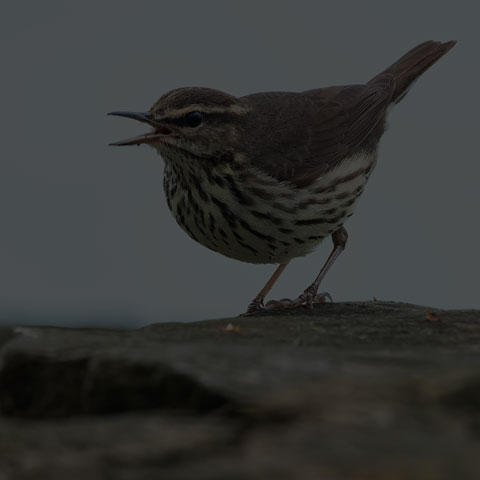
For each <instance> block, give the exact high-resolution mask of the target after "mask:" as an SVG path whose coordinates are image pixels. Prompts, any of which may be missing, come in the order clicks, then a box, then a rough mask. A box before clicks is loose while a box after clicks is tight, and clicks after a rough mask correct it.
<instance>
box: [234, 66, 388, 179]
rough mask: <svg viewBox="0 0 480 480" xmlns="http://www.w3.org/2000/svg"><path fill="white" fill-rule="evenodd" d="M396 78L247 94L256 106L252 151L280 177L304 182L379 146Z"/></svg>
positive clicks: (251, 155)
mask: <svg viewBox="0 0 480 480" xmlns="http://www.w3.org/2000/svg"><path fill="white" fill-rule="evenodd" d="M394 90H395V81H394V79H393V76H392V75H390V74H385V75H383V76H380V77H378V78H377V79H376V80H375V82H373V83H371V84H367V85H352V86H345V87H330V88H323V89H318V90H309V91H307V92H303V93H288V92H287V93H284V92H272V93H261V94H254V95H250V96H248V97H243V100H244V101H246V102H250V103H251V105H252V106H253V107H254V108H252V114H251V115H249V118H248V120H247V125H246V127H247V128H246V129H245V131H246V132H249V133H248V136H247V138H248V140H247V138H245V139H244V141H246V144H247V148H248V150H249V151H248V156H249V158H252V163H254V164H255V165H256V166H257V167H258V168H260V169H262V170H264V171H265V172H266V173H268V174H269V175H271V176H273V177H274V178H277V179H278V180H280V181H288V182H291V183H294V184H296V185H297V186H299V187H304V186H307V185H309V184H311V183H312V182H314V181H315V179H317V178H318V177H319V176H320V175H321V174H322V173H323V172H325V171H327V170H329V169H331V168H332V167H334V166H335V165H336V164H338V163H339V162H341V161H342V160H343V159H344V158H345V157H347V156H350V155H353V154H354V153H355V152H357V151H359V150H362V149H367V148H371V147H372V146H376V144H377V143H378V140H379V139H380V136H381V134H382V133H383V125H384V120H385V112H386V109H387V107H388V105H389V104H390V103H391V98H392V94H393V91H394Z"/></svg>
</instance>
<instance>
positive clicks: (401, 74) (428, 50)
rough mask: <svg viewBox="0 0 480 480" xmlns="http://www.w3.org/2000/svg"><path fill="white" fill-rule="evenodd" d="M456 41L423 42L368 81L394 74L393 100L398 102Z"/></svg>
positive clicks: (376, 80)
mask: <svg viewBox="0 0 480 480" xmlns="http://www.w3.org/2000/svg"><path fill="white" fill-rule="evenodd" d="M456 43H457V42H456V41H455V40H451V41H450V42H445V43H441V42H434V41H432V40H430V41H428V42H423V43H421V44H420V45H417V46H416V47H415V48H413V49H412V50H410V51H409V52H407V53H406V54H405V55H404V56H403V57H401V58H400V59H399V60H397V61H396V62H395V63H394V64H393V65H391V66H390V67H388V68H387V69H386V70H384V71H383V72H382V73H380V74H379V75H377V76H375V77H374V78H372V79H371V80H370V81H369V82H368V83H369V84H372V83H376V82H378V81H379V80H381V77H383V76H384V75H393V78H394V80H395V90H394V92H393V96H392V102H393V103H398V102H400V100H402V98H403V97H404V96H405V95H406V94H407V92H408V90H409V88H410V87H411V86H412V84H413V83H414V82H415V80H416V79H417V78H418V77H419V76H420V75H422V73H423V72H425V71H426V70H427V69H428V68H430V67H431V66H432V65H433V64H434V63H435V62H436V61H437V60H439V59H440V58H441V57H443V55H445V54H446V53H447V52H448V51H449V50H450V49H451V48H453V47H454V45H455V44H456Z"/></svg>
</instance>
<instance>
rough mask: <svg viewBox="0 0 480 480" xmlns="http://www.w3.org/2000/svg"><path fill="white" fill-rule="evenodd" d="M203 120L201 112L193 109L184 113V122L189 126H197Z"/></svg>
mask: <svg viewBox="0 0 480 480" xmlns="http://www.w3.org/2000/svg"><path fill="white" fill-rule="evenodd" d="M202 120H203V113H202V112H198V111H194V112H190V113H187V115H185V124H186V125H187V126H189V127H192V128H194V127H198V126H199V125H200V123H202Z"/></svg>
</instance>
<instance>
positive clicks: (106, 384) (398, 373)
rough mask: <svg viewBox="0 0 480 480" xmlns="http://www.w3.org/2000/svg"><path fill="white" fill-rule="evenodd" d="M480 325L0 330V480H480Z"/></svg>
mask: <svg viewBox="0 0 480 480" xmlns="http://www.w3.org/2000/svg"><path fill="white" fill-rule="evenodd" d="M479 345H480V312H478V311H441V310H437V309H431V308H425V307H418V306H414V305H408V304H398V303H387V302H374V303H344V304H323V305H318V306H316V307H315V308H314V309H313V310H308V309H305V308H299V309H295V310H291V311H287V312H262V313H261V314H258V315H255V316H252V317H236V318H229V319H218V320H207V321H202V322H195V323H162V324H155V325H150V326H148V327H145V328H142V329H139V330H134V331H131V330H104V329H98V330H96V329H67V328H65V329H63V328H53V327H21V328H16V329H8V328H4V329H2V330H0V362H1V369H0V411H1V412H2V415H1V416H0V480H4V479H20V480H21V479H30V478H32V479H38V478H42V479H50V478H51V479H60V478H61V479H64V478H69V479H76V478H78V479H80V478H81V479H84V478H89V480H95V479H103V478H115V479H120V480H123V479H125V480H129V479H150V478H152V479H157V478H162V479H170V478H172V479H184V478H185V479H190V478H195V479H200V480H202V479H209V480H210V479H213V480H216V479H219V480H220V479H226V478H228V479H231V478H232V479H250V478H251V479H259V478H262V479H263V478H277V477H278V478H285V479H288V478H292V479H318V478H321V479H344V478H349V479H354V480H355V479H366V478H368V479H376V478H378V479H384V478H388V479H400V478H432V479H433V478H435V479H450V478H454V477H460V478H464V479H470V478H471V479H477V478H480V459H479V458H478V454H477V452H478V448H479V432H480V429H479V425H480V423H479V419H480V416H479V415H480V406H479V405H480V375H479V373H478V372H479V371H480V368H479V367H480V348H479Z"/></svg>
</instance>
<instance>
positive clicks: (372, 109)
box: [108, 40, 456, 314]
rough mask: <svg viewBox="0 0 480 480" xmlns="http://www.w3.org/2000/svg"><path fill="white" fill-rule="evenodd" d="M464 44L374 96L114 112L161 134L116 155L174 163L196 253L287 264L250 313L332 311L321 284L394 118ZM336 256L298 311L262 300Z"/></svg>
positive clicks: (179, 91)
mask: <svg viewBox="0 0 480 480" xmlns="http://www.w3.org/2000/svg"><path fill="white" fill-rule="evenodd" d="M455 44H456V41H455V40H452V41H449V42H445V43H442V42H436V41H426V42H423V43H421V44H419V45H417V46H416V47H415V48H413V49H411V50H410V51H408V52H407V53H406V54H405V55H403V56H402V57H401V58H400V59H399V60H397V61H396V62H395V63H393V64H392V65H391V66H390V67H388V68H387V69H386V70H384V71H382V72H381V73H379V74H378V75H375V76H374V77H373V78H372V79H371V80H369V81H368V82H366V83H365V84H354V85H342V86H332V87H326V88H317V89H313V90H307V91H303V92H277V91H273V92H259V93H253V94H250V95H246V96H241V97H236V96H234V95H231V94H228V93H225V92H223V91H220V90H216V89H212V88H206V87H182V88H176V89H174V90H171V91H168V92H167V93H165V94H163V95H162V96H161V97H160V98H159V99H158V100H157V101H156V102H155V103H154V104H153V106H152V107H151V108H150V109H149V110H148V111H140V112H130V111H113V112H110V113H109V114H108V115H114V116H119V117H126V118H129V119H134V120H137V121H140V122H142V123H145V124H147V125H149V126H150V127H152V128H151V129H150V131H148V132H147V133H145V134H142V135H139V136H136V137H134V138H130V139H127V140H122V141H119V142H114V143H111V144H110V145H114V146H127V145H148V146H150V147H153V148H154V149H155V150H156V151H157V152H158V153H159V154H160V155H161V157H162V158H163V160H164V176H163V189H164V192H165V196H166V201H167V205H168V208H169V209H170V211H171V213H172V214H173V216H174V218H175V219H176V221H177V223H178V224H179V225H180V227H181V228H182V229H183V230H184V231H185V232H186V233H187V234H188V235H189V236H190V237H191V238H192V239H193V240H195V241H197V242H198V243H200V244H202V245H203V246H205V247H207V248H209V249H211V250H213V251H215V252H218V253H220V254H222V255H225V256H227V257H230V258H233V259H236V260H239V261H242V262H248V263H252V264H277V265H278V266H277V268H276V270H275V271H274V273H273V275H272V276H271V277H270V278H269V280H268V281H267V283H266V284H265V286H264V287H263V288H262V289H261V291H260V292H259V293H258V294H257V295H256V296H255V297H254V298H253V300H252V301H251V302H250V303H249V305H248V307H247V310H246V313H247V314H254V313H256V312H259V311H262V310H264V309H277V308H293V307H298V306H307V307H310V308H311V307H312V305H313V304H314V303H317V302H324V301H326V300H327V299H330V300H331V296H330V295H329V294H328V293H326V292H320V293H319V287H320V284H321V282H322V280H323V278H324V277H325V275H326V273H327V271H328V270H329V269H330V268H331V266H332V265H333V263H334V262H335V260H336V259H337V258H338V256H339V255H340V254H341V253H342V252H343V250H344V249H345V246H346V244H347V239H348V234H347V231H346V229H345V227H344V223H345V222H346V220H347V219H348V218H349V217H350V216H351V215H352V214H353V211H354V208H355V206H356V204H357V201H358V199H359V197H360V196H361V194H362V192H363V191H364V188H365V186H366V184H367V181H368V179H369V177H370V175H371V173H372V171H373V169H374V167H375V165H376V162H377V153H378V146H379V142H380V138H381V137H382V135H383V133H384V131H385V129H386V119H387V116H388V114H389V112H390V111H391V109H392V108H393V107H394V106H395V105H396V104H398V103H399V102H400V101H401V100H402V99H403V98H404V97H405V95H406V94H407V92H408V91H409V89H410V87H411V86H412V84H413V83H414V82H415V81H416V80H417V79H418V77H419V76H420V75H422V74H423V73H424V72H425V71H426V70H427V69H428V68H430V67H431V66H432V65H433V64H434V63H435V62H437V61H438V60H439V59H440V58H441V57H442V56H443V55H445V54H446V53H447V52H448V51H449V50H450V49H451V48H453V46H454V45H455ZM327 237H331V239H332V241H333V249H332V251H331V253H330V256H329V257H328V259H327V261H326V262H325V264H324V265H323V267H322V268H321V270H320V272H319V274H318V276H317V277H316V278H315V280H314V281H313V282H312V283H311V284H310V285H309V286H308V287H307V288H306V289H305V290H304V291H303V293H301V294H300V295H298V296H297V297H296V298H294V299H281V300H271V301H269V302H268V303H266V304H265V302H264V300H265V297H266V295H267V294H268V293H269V291H270V290H271V288H272V287H273V285H274V283H275V282H276V281H277V279H278V278H279V276H280V275H281V274H282V272H283V271H284V269H285V267H286V266H287V264H288V263H289V262H290V261H291V260H292V259H294V258H297V257H301V256H305V255H307V254H309V253H311V252H312V251H314V250H315V248H316V247H317V246H318V245H319V244H320V243H321V242H322V240H324V239H325V238H327Z"/></svg>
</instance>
